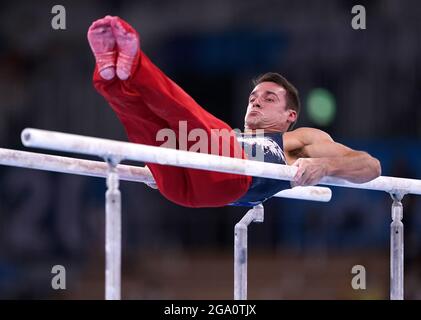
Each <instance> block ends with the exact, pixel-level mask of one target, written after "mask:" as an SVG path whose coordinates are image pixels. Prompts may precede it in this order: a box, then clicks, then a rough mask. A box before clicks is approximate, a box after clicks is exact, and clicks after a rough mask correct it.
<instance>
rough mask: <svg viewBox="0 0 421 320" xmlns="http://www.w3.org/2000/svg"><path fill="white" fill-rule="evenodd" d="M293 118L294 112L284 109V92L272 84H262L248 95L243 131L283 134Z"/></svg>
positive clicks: (280, 87)
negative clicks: (259, 130)
mask: <svg viewBox="0 0 421 320" xmlns="http://www.w3.org/2000/svg"><path fill="white" fill-rule="evenodd" d="M295 117H296V112H295V111H294V110H292V109H287V108H286V90H285V89H284V88H283V87H282V86H280V85H278V84H276V83H274V82H262V83H259V84H258V85H257V86H256V87H255V88H254V89H253V91H252V92H251V94H250V97H249V103H248V107H247V112H246V116H245V119H244V121H245V124H244V129H245V131H250V130H257V129H264V130H265V131H267V132H285V131H287V130H288V127H289V125H290V124H291V122H294V121H295Z"/></svg>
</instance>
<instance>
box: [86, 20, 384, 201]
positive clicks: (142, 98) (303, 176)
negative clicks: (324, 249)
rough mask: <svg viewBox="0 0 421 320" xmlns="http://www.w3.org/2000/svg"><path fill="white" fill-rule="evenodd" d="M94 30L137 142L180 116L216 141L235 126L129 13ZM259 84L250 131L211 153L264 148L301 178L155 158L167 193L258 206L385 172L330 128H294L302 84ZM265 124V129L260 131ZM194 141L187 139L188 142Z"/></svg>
mask: <svg viewBox="0 0 421 320" xmlns="http://www.w3.org/2000/svg"><path fill="white" fill-rule="evenodd" d="M87 36H88V41H89V44H90V47H91V49H92V52H93V54H94V56H95V60H96V66H95V71H94V76H93V82H94V86H95V88H96V90H97V91H98V92H99V93H100V94H101V95H102V96H103V97H104V98H105V99H106V100H107V101H108V103H109V104H110V106H111V107H112V109H113V110H114V111H115V113H116V114H117V116H118V118H119V119H120V121H121V122H122V124H123V126H124V128H125V130H126V133H127V136H128V139H129V140H130V141H131V142H134V143H142V144H147V145H153V146H160V145H162V141H158V139H157V134H158V132H159V131H160V130H162V129H164V128H169V129H172V130H174V132H178V129H179V124H180V121H185V123H186V124H187V130H188V131H189V132H190V131H191V130H193V129H201V130H204V132H206V133H207V137H208V138H207V139H208V143H209V144H212V143H214V142H215V141H214V140H212V130H215V129H219V130H229V131H232V128H231V127H230V126H228V125H227V124H226V123H224V122H223V121H221V120H220V119H218V118H216V117H215V116H213V115H212V114H210V113H209V112H207V111H206V110H204V109H203V108H202V107H201V106H199V105H198V103H197V102H195V101H194V100H193V98H191V97H190V96H189V95H188V94H187V93H186V92H185V91H184V90H183V89H182V88H180V87H179V86H178V85H177V84H176V83H174V82H173V81H172V80H171V79H169V78H168V77H167V76H166V75H165V74H164V73H163V72H162V71H161V70H160V69H158V67H156V66H155V65H154V64H153V63H152V62H151V60H150V59H149V58H148V57H147V56H146V55H145V53H144V52H143V51H142V50H141V48H140V41H139V35H138V33H137V32H136V31H135V30H134V29H133V28H132V27H131V26H130V25H129V24H128V23H127V22H125V21H124V20H122V19H121V18H119V17H115V16H106V17H104V18H102V19H99V20H97V21H95V22H94V23H93V24H92V25H91V26H90V28H89V30H88V34H87ZM254 84H255V87H254V89H253V90H252V92H251V94H250V97H249V101H248V107H247V111H246V115H245V125H244V132H243V133H240V134H238V135H237V138H236V139H229V138H226V137H221V138H220V139H222V140H224V141H222V142H224V143H227V144H228V146H229V154H228V155H227V154H225V153H223V149H222V143H221V144H219V146H220V147H218V148H217V149H216V150H213V152H209V153H213V154H216V155H220V156H231V157H238V158H243V159H247V158H251V157H252V154H251V151H250V150H254V151H253V152H256V148H260V149H259V150H261V151H262V152H263V154H264V159H263V160H264V161H265V162H272V163H279V164H288V165H293V166H296V167H297V168H298V169H297V174H296V175H295V177H294V180H293V181H291V183H289V182H287V181H281V180H275V179H266V178H259V177H250V176H244V175H236V174H228V173H220V172H213V171H207V170H198V169H190V168H181V167H175V166H165V165H161V164H153V163H150V164H147V166H148V168H149V169H150V171H151V173H152V175H153V177H154V179H155V182H156V185H157V187H158V189H159V191H160V192H161V194H162V195H163V196H164V197H166V198H167V199H169V200H170V201H172V202H174V203H177V204H179V205H182V206H186V207H220V206H225V205H244V206H253V205H256V204H258V203H262V202H264V201H265V200H267V199H269V198H270V197H272V196H273V195H274V194H276V193H277V192H279V191H281V190H283V189H288V188H290V187H291V185H293V186H309V185H316V184H317V183H318V182H319V181H320V179H321V178H323V177H325V176H333V177H339V178H343V179H346V180H348V181H351V182H354V183H363V182H367V181H370V180H372V179H374V178H376V177H378V176H379V175H380V174H381V165H380V162H379V161H378V160H377V159H375V158H374V157H372V156H371V155H369V154H368V153H366V152H363V151H357V150H353V149H351V148H349V147H347V146H344V145H342V144H340V143H337V142H335V141H333V139H332V138H331V137H330V136H329V135H328V134H327V133H326V132H323V131H321V130H318V129H314V128H298V129H295V130H291V128H292V126H293V125H294V124H295V123H296V121H297V118H298V115H299V111H300V101H299V96H298V91H297V90H296V88H295V87H294V86H293V85H292V84H291V83H289V82H288V81H287V80H286V79H285V78H284V77H282V76H281V75H280V74H278V73H266V74H264V75H262V76H260V77H259V78H257V79H256V80H255V82H254ZM218 94H220V93H218ZM257 130H260V131H263V132H264V135H263V136H259V135H255V133H256V131H257ZM178 138H179V137H178ZM227 139H228V140H227ZM178 142H179V141H178ZM219 142H221V141H219ZM194 143H195V142H194V141H187V145H186V147H187V150H190V147H191V146H192V145H193V144H194ZM179 145H180V144H179ZM246 145H247V146H252V147H251V148H246V147H245V146H246ZM253 148H255V149H253Z"/></svg>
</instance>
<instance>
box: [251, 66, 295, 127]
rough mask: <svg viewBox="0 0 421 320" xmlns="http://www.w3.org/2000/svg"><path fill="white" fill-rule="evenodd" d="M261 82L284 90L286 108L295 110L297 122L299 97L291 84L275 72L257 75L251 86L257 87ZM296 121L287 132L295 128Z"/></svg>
mask: <svg viewBox="0 0 421 320" xmlns="http://www.w3.org/2000/svg"><path fill="white" fill-rule="evenodd" d="M262 82H274V83H276V84H278V85H280V86H281V87H283V88H284V89H285V90H286V108H287V109H292V110H295V111H296V112H297V120H298V115H299V114H300V109H301V105H300V96H299V94H298V90H297V88H295V87H294V86H293V85H292V84H291V82H289V81H288V80H287V79H286V78H284V77H283V76H281V75H280V74H279V73H276V72H267V73H265V74H261V75H259V76H258V77H257V78H255V79H254V80H253V85H254V86H257V85H258V84H259V83H262ZM297 120H296V121H294V122H293V123H291V124H290V126H289V128H288V130H290V129H292V128H293V127H294V126H295V124H296V122H297Z"/></svg>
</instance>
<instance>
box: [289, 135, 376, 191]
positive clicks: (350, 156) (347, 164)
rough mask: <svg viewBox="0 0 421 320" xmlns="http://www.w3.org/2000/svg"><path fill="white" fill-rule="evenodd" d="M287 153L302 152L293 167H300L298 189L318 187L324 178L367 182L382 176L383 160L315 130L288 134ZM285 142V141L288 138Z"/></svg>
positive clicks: (295, 179)
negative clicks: (300, 187) (311, 186)
mask: <svg viewBox="0 0 421 320" xmlns="http://www.w3.org/2000/svg"><path fill="white" fill-rule="evenodd" d="M284 135H286V142H287V145H286V146H285V148H286V150H285V151H287V152H288V150H287V148H289V149H290V150H291V149H292V150H299V152H298V154H299V155H300V158H298V159H297V160H296V161H295V162H294V163H293V164H292V165H294V166H297V167H298V171H297V174H296V176H295V177H294V181H292V182H291V183H292V184H293V185H294V186H297V185H300V186H303V185H315V184H317V183H318V182H319V181H320V179H321V178H323V177H324V176H331V177H338V178H343V179H346V180H348V181H350V182H353V183H364V182H368V181H370V180H373V179H375V178H377V177H378V176H380V175H381V165H380V162H379V160H377V159H376V158H374V157H372V156H371V155H369V154H368V153H367V152H364V151H356V150H353V149H351V148H349V147H347V146H344V145H342V144H340V143H337V142H335V141H333V139H332V138H331V137H330V136H329V135H328V134H327V133H326V132H323V131H321V130H318V129H313V128H299V129H296V130H294V131H291V132H287V133H285V134H284ZM284 139H285V138H284Z"/></svg>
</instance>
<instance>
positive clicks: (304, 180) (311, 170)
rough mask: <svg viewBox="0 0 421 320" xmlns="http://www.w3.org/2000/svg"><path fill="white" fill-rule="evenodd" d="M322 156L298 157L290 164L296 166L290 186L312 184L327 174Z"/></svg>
mask: <svg viewBox="0 0 421 320" xmlns="http://www.w3.org/2000/svg"><path fill="white" fill-rule="evenodd" d="M324 160H325V159H323V158H299V159H298V160H297V161H295V162H294V163H293V164H292V165H293V166H295V167H298V170H297V173H296V174H295V176H294V179H293V180H292V181H291V186H292V187H296V186H314V185H316V184H318V183H319V181H320V179H322V178H323V177H324V176H326V174H327V164H326V162H325V161H324Z"/></svg>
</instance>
